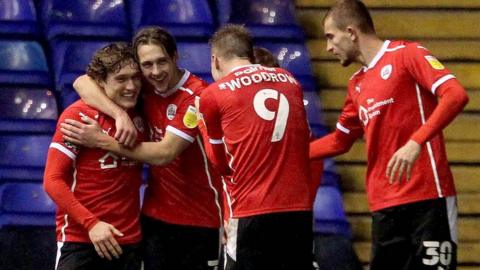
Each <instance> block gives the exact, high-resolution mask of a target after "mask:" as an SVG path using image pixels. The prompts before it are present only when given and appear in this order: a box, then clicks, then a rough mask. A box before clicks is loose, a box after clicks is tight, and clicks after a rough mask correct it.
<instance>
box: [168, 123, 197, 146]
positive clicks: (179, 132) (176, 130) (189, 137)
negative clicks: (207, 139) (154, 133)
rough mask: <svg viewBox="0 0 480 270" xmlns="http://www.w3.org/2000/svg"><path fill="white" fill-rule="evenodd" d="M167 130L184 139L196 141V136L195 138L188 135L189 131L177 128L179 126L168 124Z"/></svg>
mask: <svg viewBox="0 0 480 270" xmlns="http://www.w3.org/2000/svg"><path fill="white" fill-rule="evenodd" d="M166 131H170V132H172V133H173V134H175V135H177V136H178V137H180V138H182V139H184V140H187V141H189V142H191V143H193V142H194V141H195V138H193V137H192V136H190V135H188V134H187V133H185V132H183V131H181V130H179V129H177V128H174V127H172V126H167V128H166Z"/></svg>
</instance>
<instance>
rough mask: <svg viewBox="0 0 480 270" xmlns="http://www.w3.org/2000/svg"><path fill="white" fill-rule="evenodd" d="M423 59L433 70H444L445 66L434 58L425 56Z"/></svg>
mask: <svg viewBox="0 0 480 270" xmlns="http://www.w3.org/2000/svg"><path fill="white" fill-rule="evenodd" d="M425 59H427V61H428V63H429V64H430V66H432V68H434V69H436V70H442V69H445V66H443V64H442V63H440V61H438V59H437V58H435V56H432V55H426V56H425Z"/></svg>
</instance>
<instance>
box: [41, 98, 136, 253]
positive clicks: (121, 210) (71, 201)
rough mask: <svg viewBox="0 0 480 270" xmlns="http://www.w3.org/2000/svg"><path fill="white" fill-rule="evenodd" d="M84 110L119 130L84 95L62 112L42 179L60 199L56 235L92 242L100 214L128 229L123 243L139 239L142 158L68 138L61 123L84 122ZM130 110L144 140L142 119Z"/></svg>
mask: <svg viewBox="0 0 480 270" xmlns="http://www.w3.org/2000/svg"><path fill="white" fill-rule="evenodd" d="M81 115H86V116H88V117H90V118H92V119H95V120H96V121H98V123H99V125H100V127H101V128H102V130H103V132H105V133H106V134H108V135H110V136H113V135H114V134H115V120H114V119H112V118H110V117H109V116H107V115H105V114H103V113H102V112H100V111H98V110H96V109H94V108H92V107H90V106H88V105H86V104H85V103H84V102H83V101H81V100H79V101H77V102H75V103H74V104H72V105H71V106H69V107H68V108H67V109H65V111H64V112H63V113H62V115H61V116H60V118H59V120H58V126H57V130H56V131H55V135H54V136H53V140H52V143H51V144H50V150H49V158H48V161H47V166H46V168H47V169H46V172H45V179H44V181H45V186H49V188H48V189H49V190H54V192H55V194H51V196H52V198H53V199H54V201H55V202H56V203H57V205H58V210H57V218H56V220H57V221H56V225H57V240H58V241H59V242H81V243H90V238H89V237H88V230H90V229H91V228H92V227H93V226H94V225H95V224H96V223H97V222H98V221H99V220H101V221H104V222H107V223H110V224H112V225H113V226H114V227H115V228H117V229H118V230H119V231H120V232H122V233H123V234H124V236H123V237H117V241H118V243H119V244H132V243H138V242H140V240H141V231H140V222H139V216H140V198H139V188H140V185H141V182H142V178H141V176H142V174H141V170H142V164H141V163H138V162H136V161H133V160H129V159H127V158H125V157H121V156H118V155H116V154H114V153H112V152H109V151H105V150H102V149H99V148H83V147H82V148H80V147H77V146H75V145H73V144H70V143H66V142H64V140H63V138H62V133H61V132H60V126H59V125H60V123H62V122H64V121H65V119H73V120H77V121H80V122H81V119H80V118H81ZM130 116H131V117H132V119H133V122H134V123H135V124H136V127H137V130H138V133H139V139H138V140H139V141H142V140H143V139H144V137H145V136H144V128H143V122H142V119H141V118H140V117H139V116H137V115H135V114H131V115H130ZM70 191H71V192H70Z"/></svg>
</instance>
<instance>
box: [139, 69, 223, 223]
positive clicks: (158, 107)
mask: <svg viewBox="0 0 480 270" xmlns="http://www.w3.org/2000/svg"><path fill="white" fill-rule="evenodd" d="M206 86H207V83H206V82H204V81H203V80H201V79H199V78H198V77H196V76H194V75H193V74H191V73H190V72H189V71H187V70H185V73H184V75H183V77H182V78H181V80H180V81H179V82H178V84H177V85H176V86H175V87H174V88H173V89H171V90H169V91H168V92H167V93H165V94H159V93H156V92H155V89H153V88H151V87H150V88H147V89H146V91H145V94H144V114H145V119H146V121H147V122H148V125H149V127H150V135H151V138H150V140H151V141H157V142H158V141H161V140H162V139H163V137H164V136H165V133H166V132H167V131H168V132H171V133H173V134H175V135H176V136H179V137H181V138H182V139H184V140H187V141H189V142H191V145H190V146H189V147H188V148H187V149H185V150H184V151H183V152H182V153H181V154H180V155H179V156H178V157H177V158H176V159H175V160H174V161H173V162H172V163H170V164H169V165H167V166H151V167H150V176H149V180H148V187H147V189H146V192H145V199H144V205H143V213H144V214H145V215H147V216H149V217H152V218H156V219H159V220H162V221H164V222H167V223H171V224H179V225H191V226H201V227H209V228H218V227H220V215H219V214H220V211H221V210H220V205H219V202H218V200H219V196H221V194H219V190H221V189H220V185H221V181H220V177H219V176H218V174H216V172H215V171H213V170H212V167H211V166H210V163H209V162H208V160H207V156H206V154H205V151H204V149H203V145H202V142H201V140H200V135H199V134H198V128H197V120H196V119H197V118H196V110H195V103H194V102H195V96H197V95H200V91H202V90H203V89H204V88H205V87H206Z"/></svg>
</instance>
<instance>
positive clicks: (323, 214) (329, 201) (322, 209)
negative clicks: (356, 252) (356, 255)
mask: <svg viewBox="0 0 480 270" xmlns="http://www.w3.org/2000/svg"><path fill="white" fill-rule="evenodd" d="M313 216H314V229H313V230H314V232H315V233H323V234H342V235H345V236H348V237H350V236H351V231H350V225H349V224H348V222H347V218H346V215H345V210H344V209H343V200H342V195H341V194H340V191H339V190H338V189H337V188H336V187H332V186H323V185H322V186H320V188H318V190H317V196H316V198H315V202H314V205H313Z"/></svg>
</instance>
